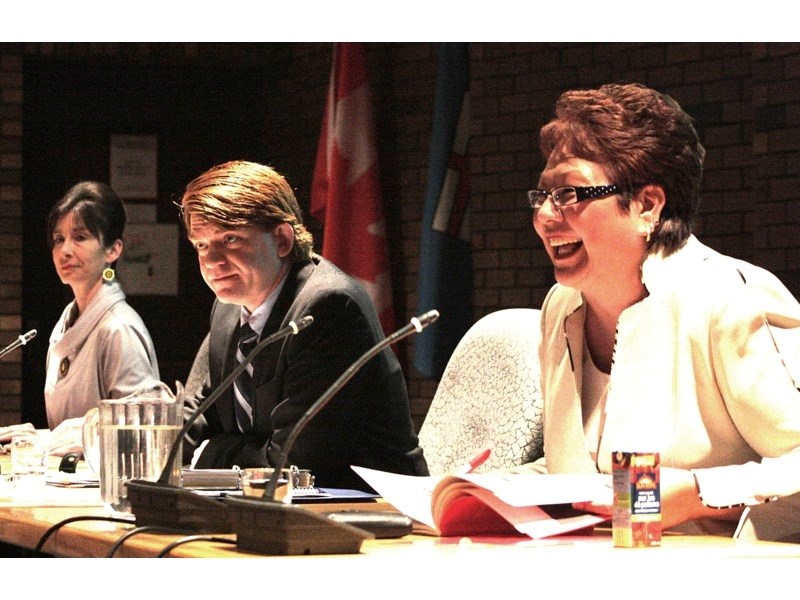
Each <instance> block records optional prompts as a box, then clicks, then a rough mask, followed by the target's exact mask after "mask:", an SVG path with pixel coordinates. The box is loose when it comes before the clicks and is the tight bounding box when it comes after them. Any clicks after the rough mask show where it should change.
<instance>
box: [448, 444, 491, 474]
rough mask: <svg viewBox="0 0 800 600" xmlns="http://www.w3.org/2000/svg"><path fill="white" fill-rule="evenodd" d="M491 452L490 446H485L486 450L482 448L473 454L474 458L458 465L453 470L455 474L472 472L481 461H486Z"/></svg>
mask: <svg viewBox="0 0 800 600" xmlns="http://www.w3.org/2000/svg"><path fill="white" fill-rule="evenodd" d="M491 453H492V449H491V448H487V449H486V450H483V451H482V452H480V453H479V454H477V455H476V456H475V458H473V459H472V460H470V461H469V462H468V463H465V464H463V465H461V466H460V467H458V468H457V469H456V471H455V474H456V475H466V474H467V473H472V472H473V471H474V470H475V469H477V468H478V467H480V466H481V465H482V464H483V463H485V462H486V460H487V459H488V458H489V455H490V454H491Z"/></svg>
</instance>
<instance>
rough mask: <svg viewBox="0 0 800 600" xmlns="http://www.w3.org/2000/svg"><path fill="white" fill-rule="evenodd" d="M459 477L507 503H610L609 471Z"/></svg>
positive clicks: (473, 474)
mask: <svg viewBox="0 0 800 600" xmlns="http://www.w3.org/2000/svg"><path fill="white" fill-rule="evenodd" d="M459 477H460V478H461V479H465V480H467V481H471V482H472V483H474V484H475V485H478V486H480V487H482V488H485V489H487V490H490V491H491V492H493V493H494V495H495V496H497V497H498V498H500V499H501V500H502V501H503V502H505V503H507V504H510V505H511V506H537V505H538V506H541V505H547V504H571V503H572V502H590V501H592V500H596V501H602V502H605V503H607V504H609V505H610V504H611V502H612V500H613V495H614V493H613V488H612V481H611V475H604V474H601V473H574V474H573V473H569V474H567V473H563V474H547V475H544V474H539V473H531V474H516V473H503V472H493V473H470V474H466V475H459Z"/></svg>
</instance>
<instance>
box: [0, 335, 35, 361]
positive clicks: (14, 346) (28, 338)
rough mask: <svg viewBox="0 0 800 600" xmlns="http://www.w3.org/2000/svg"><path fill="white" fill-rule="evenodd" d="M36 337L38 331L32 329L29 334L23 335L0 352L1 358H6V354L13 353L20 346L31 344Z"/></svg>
mask: <svg viewBox="0 0 800 600" xmlns="http://www.w3.org/2000/svg"><path fill="white" fill-rule="evenodd" d="M35 337H36V330H35V329H31V330H30V331H29V332H28V333H23V334H22V335H21V336H19V337H18V338H17V339H16V340H14V341H13V342H11V343H10V344H9V345H8V346H6V347H5V348H3V349H2V350H0V358H2V357H4V356H5V355H6V354H8V353H9V352H11V351H12V350H16V349H17V348H19V347H20V346H24V345H25V344H27V343H28V342H30V341H31V340H32V339H33V338H35Z"/></svg>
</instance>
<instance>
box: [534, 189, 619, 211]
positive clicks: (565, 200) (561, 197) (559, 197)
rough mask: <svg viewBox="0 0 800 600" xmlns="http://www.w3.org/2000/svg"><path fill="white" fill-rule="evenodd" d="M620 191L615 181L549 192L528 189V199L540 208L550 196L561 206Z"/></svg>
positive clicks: (535, 206) (604, 196)
mask: <svg viewBox="0 0 800 600" xmlns="http://www.w3.org/2000/svg"><path fill="white" fill-rule="evenodd" d="M620 193H622V191H621V190H620V189H619V187H617V185H616V184H613V183H612V184H610V185H593V186H591V187H559V188H555V189H553V190H550V191H549V192H548V191H547V190H528V201H529V202H530V203H531V208H533V209H535V210H538V209H540V208H542V206H544V203H545V202H546V201H547V197H548V196H551V197H552V198H553V204H554V205H555V206H557V207H558V208H561V207H562V206H569V205H570V204H577V203H578V202H583V201H584V200H599V199H600V198H606V197H607V196H612V195H614V194H620Z"/></svg>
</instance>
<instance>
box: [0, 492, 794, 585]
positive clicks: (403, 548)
mask: <svg viewBox="0 0 800 600" xmlns="http://www.w3.org/2000/svg"><path fill="white" fill-rule="evenodd" d="M105 514H106V513H105V511H104V509H102V508H99V507H5V508H0V540H2V541H3V542H6V543H8V544H13V545H16V546H18V547H21V548H27V549H33V548H35V547H36V546H37V544H38V543H39V540H40V539H41V537H42V535H43V534H44V533H45V532H46V531H47V530H48V529H49V528H50V527H51V526H52V525H54V524H55V523H58V522H60V521H62V520H64V519H67V518H70V517H74V516H78V515H96V516H100V515H105ZM131 529H133V525H130V524H119V523H110V522H104V521H99V520H98V521H78V522H73V523H69V524H67V525H64V526H63V527H62V528H60V529H59V530H58V532H57V533H55V534H54V535H53V536H52V537H50V538H49V540H48V541H47V543H46V544H45V545H44V547H43V551H44V552H46V553H48V554H52V555H55V556H59V557H104V556H106V555H107V553H108V551H109V549H110V548H112V547H113V546H114V544H115V542H116V541H117V540H119V539H120V537H121V536H123V535H124V534H125V533H126V532H128V531H130V530H131ZM181 537H182V536H181V535H174V534H159V533H140V534H137V535H134V536H132V537H130V538H128V539H127V540H126V541H125V542H124V544H122V545H121V546H120V547H119V548H118V549H117V550H116V552H115V554H114V556H115V557H155V556H157V555H158V554H159V552H161V551H162V550H163V549H164V548H165V547H166V546H167V545H168V544H170V543H172V542H173V541H175V540H177V539H179V538H181ZM221 537H224V538H227V539H230V540H234V539H235V536H233V535H224V536H221ZM169 556H171V557H196V558H202V557H205V558H217V559H221V558H239V559H249V560H246V561H245V562H242V563H239V562H233V563H229V562H228V561H223V566H222V567H220V568H218V567H216V566H214V567H211V568H208V569H206V568H205V567H204V565H206V564H207V565H214V564H218V563H216V562H215V561H211V562H209V563H207V562H205V561H201V562H195V561H177V562H176V561H155V562H148V565H149V566H148V567H147V572H148V573H149V574H150V575H148V576H147V578H146V579H147V581H151V583H150V584H147V585H145V588H144V589H143V590H141V589H140V590H138V592H137V594H134V595H132V597H133V596H136V597H141V593H142V592H144V593H146V592H147V590H149V589H151V586H154V585H155V583H154V582H155V579H152V580H151V576H152V577H153V578H158V575H157V574H158V573H159V572H160V573H162V575H163V576H164V577H167V579H166V580H164V581H166V583H164V581H162V582H159V583H158V590H160V591H163V590H164V587H163V586H164V585H167V587H169V588H170V589H172V590H175V591H176V592H180V593H194V592H193V590H194V591H195V592H196V593H199V594H203V596H202V597H211V595H216V594H223V593H227V594H230V589H231V588H230V586H233V587H234V588H236V587H237V586H240V585H241V581H242V580H248V579H250V578H251V577H257V579H258V580H259V581H260V583H259V584H258V588H259V589H260V590H262V591H263V594H264V595H265V596H270V595H271V593H269V592H268V591H267V589H268V588H270V587H271V588H272V589H273V592H274V591H277V590H281V591H288V592H293V591H296V590H297V589H298V587H299V588H302V586H303V585H310V586H312V589H314V590H317V592H318V593H315V595H322V596H323V597H326V598H331V597H352V596H353V595H356V596H358V595H362V594H361V593H359V590H361V592H364V590H365V589H371V590H372V591H371V592H369V593H366V595H372V594H373V593H374V594H376V595H378V596H384V595H388V596H389V597H390V598H393V597H407V596H411V597H414V596H417V595H420V596H421V597H423V598H428V597H430V595H431V594H434V593H436V594H439V593H441V594H446V597H453V596H454V595H456V594H458V595H462V596H466V597H483V596H486V595H488V596H491V597H494V596H496V595H497V594H502V595H508V594H511V593H517V594H520V595H521V596H522V597H535V596H538V593H534V592H533V590H539V591H544V590H549V591H550V592H552V593H559V594H562V595H563V594H564V593H565V592H566V591H567V590H569V591H570V593H569V594H568V595H567V596H564V597H567V598H572V597H576V595H575V594H577V593H580V594H581V595H583V594H590V593H599V591H600V590H601V589H602V590H604V591H605V592H607V594H608V595H611V594H612V593H615V592H616V593H624V594H625V595H628V594H634V595H637V596H638V595H644V596H645V597H648V598H659V597H674V596H675V594H674V593H673V592H680V591H681V590H683V591H684V592H687V591H690V590H691V591H692V597H699V596H696V595H694V594H697V593H699V592H700V591H701V590H706V589H707V590H708V591H709V592H714V594H715V597H719V596H718V595H719V594H720V593H721V592H725V591H726V590H729V591H730V593H731V597H734V598H739V597H744V596H745V595H749V594H750V593H753V594H755V593H758V594H763V593H765V591H767V590H769V589H771V588H773V587H774V589H775V590H776V591H778V590H780V589H782V588H783V586H785V585H787V582H791V585H794V579H795V574H794V573H795V570H796V568H797V567H798V566H800V545H792V544H773V543H756V544H753V543H742V542H737V541H735V540H732V539H727V538H718V537H711V536H707V537H706V536H665V537H664V539H663V544H662V546H661V547H657V548H648V549H621V548H613V547H612V545H611V538H610V535H609V533H608V532H607V531H598V532H597V533H596V534H595V535H593V536H574V537H563V538H558V539H549V540H543V541H534V540H528V539H491V538H474V539H469V538H461V539H455V538H433V537H425V536H417V535H412V536H407V537H404V538H400V539H394V540H368V541H366V542H364V544H363V546H362V551H361V552H360V553H359V554H354V555H323V556H259V555H253V554H248V553H244V552H240V551H238V550H237V549H236V546H235V544H233V545H227V544H223V543H216V542H209V541H195V542H191V543H188V544H185V545H181V546H178V547H177V548H175V549H174V550H173V551H172V552H170V553H169ZM766 559H773V560H766ZM6 564H8V563H7V562H6ZM48 564H52V563H48ZM121 564H125V565H128V567H118V565H121ZM133 564H135V563H128V562H127V561H111V562H110V563H109V562H104V563H95V562H92V563H91V565H92V566H89V567H87V568H85V569H83V572H84V573H95V572H98V573H100V572H104V573H107V574H108V573H112V574H114V577H122V578H127V575H126V574H127V573H129V572H130V566H131V565H133ZM166 564H170V565H171V566H169V567H166V566H164V565H166ZM228 564H230V568H228V567H227V566H225V565H228ZM101 565H102V566H101ZM234 565H236V566H234ZM765 571H767V572H769V575H768V576H764V575H763V573H764V572H765ZM7 572H8V571H7V570H6V573H7ZM267 580H269V584H267V583H266V581H267ZM45 583H47V582H45ZM640 585H644V586H646V587H647V588H648V589H649V592H648V591H645V590H640V592H638V593H637V591H636V589H637V587H638V586H640ZM265 586H267V587H265ZM137 589H138V588H137ZM152 589H156V588H152ZM214 590H217V591H214ZM626 590H627V591H626ZM750 590H752V591H750ZM666 592H669V594H668V595H667V596H663V595H662V594H664V593H666ZM258 595H260V594H258ZM605 595H606V594H603V596H602V597H605Z"/></svg>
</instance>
